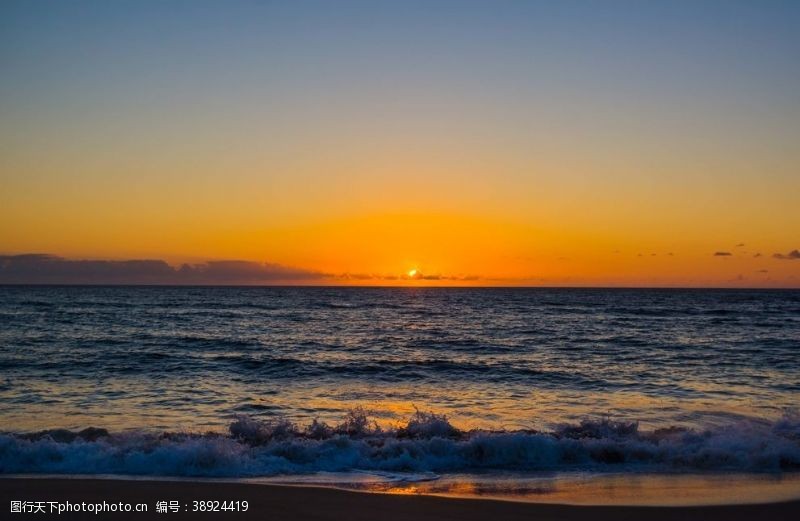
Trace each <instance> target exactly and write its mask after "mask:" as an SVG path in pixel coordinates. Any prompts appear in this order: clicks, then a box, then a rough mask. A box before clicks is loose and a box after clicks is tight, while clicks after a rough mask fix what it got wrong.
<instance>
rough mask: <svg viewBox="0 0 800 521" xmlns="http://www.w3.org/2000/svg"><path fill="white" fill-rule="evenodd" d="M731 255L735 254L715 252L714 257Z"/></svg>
mask: <svg viewBox="0 0 800 521" xmlns="http://www.w3.org/2000/svg"><path fill="white" fill-rule="evenodd" d="M731 255H733V254H732V253H731V252H729V251H715V252H714V257H730V256H731Z"/></svg>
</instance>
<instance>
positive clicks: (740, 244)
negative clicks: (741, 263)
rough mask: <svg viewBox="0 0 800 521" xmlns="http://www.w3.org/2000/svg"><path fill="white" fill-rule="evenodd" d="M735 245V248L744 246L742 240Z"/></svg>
mask: <svg viewBox="0 0 800 521" xmlns="http://www.w3.org/2000/svg"><path fill="white" fill-rule="evenodd" d="M736 247H737V248H744V243H743V242H740V243H739V244H737V245H736Z"/></svg>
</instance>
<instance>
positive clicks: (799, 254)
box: [772, 250, 800, 260]
mask: <svg viewBox="0 0 800 521" xmlns="http://www.w3.org/2000/svg"><path fill="white" fill-rule="evenodd" d="M772 257H773V258H775V259H781V260H800V250H792V251H790V252H789V253H787V254H785V255H784V254H783V253H774V254H772Z"/></svg>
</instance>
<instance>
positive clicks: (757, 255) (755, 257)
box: [753, 253, 761, 259]
mask: <svg viewBox="0 0 800 521" xmlns="http://www.w3.org/2000/svg"><path fill="white" fill-rule="evenodd" d="M759 257H761V254H760V253H756V254H755V255H753V258H754V259H757V258H759Z"/></svg>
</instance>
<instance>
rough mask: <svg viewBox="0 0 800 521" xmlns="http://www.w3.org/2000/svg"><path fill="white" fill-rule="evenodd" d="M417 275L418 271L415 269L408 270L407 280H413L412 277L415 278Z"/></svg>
mask: <svg viewBox="0 0 800 521" xmlns="http://www.w3.org/2000/svg"><path fill="white" fill-rule="evenodd" d="M417 273H419V271H418V270H417V268H414V269H412V270H408V278H409V279H413V278H414V277H416V276H417Z"/></svg>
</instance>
